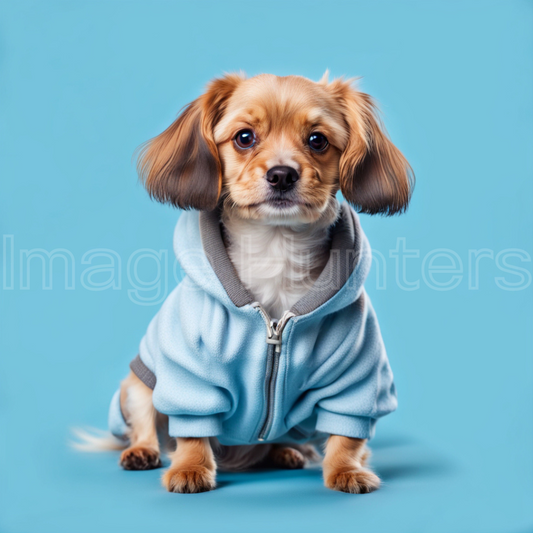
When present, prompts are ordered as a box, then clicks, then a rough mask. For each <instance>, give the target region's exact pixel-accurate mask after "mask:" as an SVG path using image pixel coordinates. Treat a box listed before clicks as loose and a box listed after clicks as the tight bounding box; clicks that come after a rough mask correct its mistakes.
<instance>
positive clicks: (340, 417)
mask: <svg viewBox="0 0 533 533" xmlns="http://www.w3.org/2000/svg"><path fill="white" fill-rule="evenodd" d="M355 305H356V306H357V307H359V310H360V311H359V312H362V323H361V327H360V328H354V330H353V331H351V332H350V333H349V335H350V336H353V339H350V343H349V349H348V350H347V353H346V354H345V355H344V357H347V358H349V361H350V362H349V364H348V365H346V367H345V369H344V371H343V372H342V374H341V375H340V376H338V378H337V379H336V380H335V382H334V383H332V384H330V385H329V386H327V387H325V388H324V389H323V391H322V392H323V396H322V398H321V399H320V400H319V401H318V402H317V424H316V429H317V430H319V431H322V432H325V433H329V434H331V435H343V436H345V437H352V438H360V439H369V438H371V437H372V436H373V434H374V427H375V424H376V421H377V419H378V418H380V417H382V416H384V415H386V414H388V413H390V412H392V411H394V410H395V409H396V407H397V400H396V389H395V386H394V383H393V378H392V371H391V368H390V366H389V361H388V359H387V354H386V352H385V346H384V344H383V340H382V338H381V332H380V329H379V325H378V322H377V318H376V314H375V312H374V309H373V307H372V304H371V303H370V300H369V298H368V296H367V295H366V293H365V292H363V293H362V295H361V296H360V298H359V300H358V302H356V304H355ZM357 330H359V331H357Z"/></svg>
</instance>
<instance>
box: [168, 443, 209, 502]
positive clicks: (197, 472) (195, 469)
mask: <svg viewBox="0 0 533 533" xmlns="http://www.w3.org/2000/svg"><path fill="white" fill-rule="evenodd" d="M171 460H172V463H171V465H170V468H169V469H168V470H167V471H166V472H165V473H164V474H163V478H162V482H163V486H164V487H165V488H166V489H167V490H168V491H169V492H182V493H193V492H206V491H208V490H212V489H214V488H215V487H216V480H215V478H216V463H215V457H214V455H213V450H212V449H211V445H210V443H209V439H193V438H190V439H183V438H178V439H177V446H176V450H175V451H174V452H173V453H172V455H171Z"/></svg>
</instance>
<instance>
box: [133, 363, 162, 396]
mask: <svg viewBox="0 0 533 533" xmlns="http://www.w3.org/2000/svg"><path fill="white" fill-rule="evenodd" d="M130 368H131V371H132V372H133V373H134V374H135V375H136V376H137V377H138V378H139V379H140V380H141V381H142V382H143V383H144V384H145V385H146V386H147V387H150V388H151V389H152V390H154V389H155V384H156V381H157V380H156V377H155V374H154V373H153V372H152V371H151V370H150V369H149V368H148V367H147V366H146V365H145V364H144V363H143V362H142V359H141V356H140V355H138V356H137V357H136V358H135V359H134V360H133V361H132V362H131V363H130Z"/></svg>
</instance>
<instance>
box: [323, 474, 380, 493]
mask: <svg viewBox="0 0 533 533" xmlns="http://www.w3.org/2000/svg"><path fill="white" fill-rule="evenodd" d="M380 484H381V482H380V480H379V477H378V476H376V474H374V473H373V472H371V471H370V470H363V469H361V470H348V471H346V472H334V473H331V474H329V475H328V476H327V477H326V478H325V485H326V487H327V488H328V489H333V490H339V491H341V492H349V493H350V494H366V493H368V492H372V491H374V490H377V489H379V486H380Z"/></svg>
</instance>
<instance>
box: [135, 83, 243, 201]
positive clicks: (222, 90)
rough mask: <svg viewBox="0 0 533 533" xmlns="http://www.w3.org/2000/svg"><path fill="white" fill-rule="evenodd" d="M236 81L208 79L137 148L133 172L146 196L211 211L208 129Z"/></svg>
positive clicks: (213, 183) (216, 184) (213, 189)
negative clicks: (193, 97)
mask: <svg viewBox="0 0 533 533" xmlns="http://www.w3.org/2000/svg"><path fill="white" fill-rule="evenodd" d="M242 79H243V78H242V77H241V76H238V75H235V74H231V75H226V76H224V77H223V78H220V79H215V80H213V81H212V82H211V83H210V84H209V85H208V87H207V90H206V92H205V93H204V94H203V95H202V96H200V97H199V98H197V99H196V100H194V102H191V103H190V104H189V105H188V106H186V107H185V108H184V109H183V111H182V112H181V114H180V115H179V117H178V118H177V119H176V121H175V122H174V123H173V124H172V125H171V126H170V127H169V128H167V129H166V130H165V131H164V132H163V133H161V134H160V135H158V136H157V137H154V138H153V139H151V140H150V141H148V142H147V143H146V144H145V145H144V146H142V147H141V149H140V153H139V159H138V164H137V170H138V173H139V177H140V178H141V180H142V181H143V182H144V185H145V187H146V189H147V190H148V192H149V193H150V196H151V197H152V198H155V199H156V200H158V201H160V202H163V203H170V204H172V205H174V206H176V207H181V208H182V209H198V210H212V209H214V208H215V207H216V206H217V203H218V199H219V197H220V191H221V189H222V167H221V163H220V159H219V156H218V150H217V146H216V144H215V141H214V139H213V128H214V127H215V125H216V123H217V121H218V120H219V119H220V117H221V115H222V113H223V112H224V109H225V106H226V104H227V101H228V99H229V97H230V96H231V94H232V93H233V91H234V90H235V88H236V87H237V85H238V84H239V83H240V82H241V81H242Z"/></svg>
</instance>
